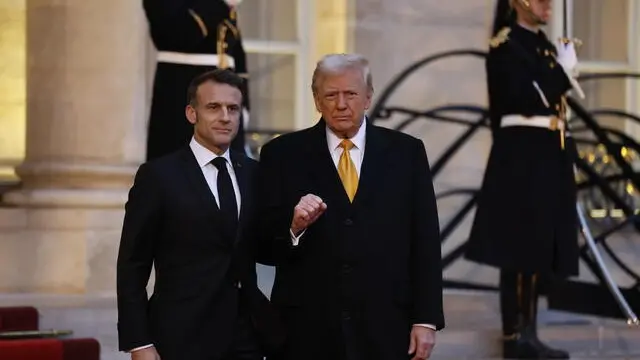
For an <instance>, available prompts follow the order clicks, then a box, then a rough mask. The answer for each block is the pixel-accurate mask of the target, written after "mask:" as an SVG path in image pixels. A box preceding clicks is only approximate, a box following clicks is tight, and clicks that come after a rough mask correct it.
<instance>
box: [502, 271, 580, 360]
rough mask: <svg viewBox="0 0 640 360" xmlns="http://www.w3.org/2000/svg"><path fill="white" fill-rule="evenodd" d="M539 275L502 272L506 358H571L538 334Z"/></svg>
mask: <svg viewBox="0 0 640 360" xmlns="http://www.w3.org/2000/svg"><path fill="white" fill-rule="evenodd" d="M536 280H537V279H536V275H526V274H522V273H509V272H505V271H503V272H502V273H501V275H500V309H501V313H502V331H503V335H504V339H503V342H502V351H503V357H504V358H505V359H569V354H568V353H567V352H565V351H562V350H556V349H553V348H550V347H548V346H547V345H545V344H544V343H542V341H540V339H539V338H538V335H537V332H536V330H537V328H536V315H537V303H538V295H537V284H536Z"/></svg>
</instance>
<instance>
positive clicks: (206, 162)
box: [189, 138, 241, 216]
mask: <svg viewBox="0 0 640 360" xmlns="http://www.w3.org/2000/svg"><path fill="white" fill-rule="evenodd" d="M189 147H190V148H191V151H192V152H193V155H195V157H196V161H197V162H198V165H200V170H202V174H203V175H204V178H205V179H206V180H207V185H209V189H210V190H211V193H212V194H213V196H214V197H215V199H216V204H218V208H220V199H219V196H218V168H216V167H215V165H213V164H212V163H211V161H213V159H215V158H217V157H219V156H218V155H216V154H214V153H213V151H211V150H209V149H207V148H206V147H204V146H202V145H200V143H198V142H197V141H196V139H194V138H192V139H191V142H190V143H189ZM220 156H222V157H224V158H225V160H227V170H228V171H229V176H230V177H231V183H232V184H233V192H234V193H235V194H236V204H238V216H240V200H241V199H240V187H239V186H238V179H237V178H236V172H235V170H234V169H233V165H232V164H231V155H230V154H229V150H228V149H227V151H225V152H224V154H222V155H220Z"/></svg>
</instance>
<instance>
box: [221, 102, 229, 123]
mask: <svg viewBox="0 0 640 360" xmlns="http://www.w3.org/2000/svg"><path fill="white" fill-rule="evenodd" d="M220 120H222V121H231V117H230V116H229V108H228V107H226V106H223V107H222V118H221V119H220Z"/></svg>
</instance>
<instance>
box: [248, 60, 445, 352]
mask: <svg viewBox="0 0 640 360" xmlns="http://www.w3.org/2000/svg"><path fill="white" fill-rule="evenodd" d="M312 89H313V95H314V99H315V103H316V107H317V109H318V111H319V112H320V113H321V114H322V119H321V120H320V121H319V122H318V124H317V125H315V126H313V127H311V128H309V129H305V130H302V131H298V132H294V133H291V134H287V135H283V136H281V137H278V138H276V139H274V140H272V141H271V142H269V143H268V144H266V145H265V146H264V147H263V149H262V152H261V160H260V165H259V168H260V176H259V178H258V179H259V180H258V186H259V189H260V190H259V191H258V192H257V202H256V203H257V204H259V211H258V213H259V214H260V221H261V225H260V228H261V235H262V238H261V241H260V256H261V258H260V262H264V263H266V264H273V265H275V266H276V277H275V282H274V286H273V291H272V295H271V301H272V303H273V304H274V305H275V306H276V307H277V308H278V309H279V311H280V313H281V315H282V318H283V320H284V323H285V326H286V327H287V332H288V341H287V343H286V346H285V349H284V351H283V352H282V354H280V356H277V357H274V358H277V359H286V360H298V359H305V360H316V359H317V360H325V359H332V360H360V359H367V360H376V359H380V360H395V359H398V360H400V359H403V360H406V359H426V358H427V357H429V355H430V352H431V349H432V347H433V345H434V343H435V331H436V330H439V329H441V328H443V327H444V316H443V311H442V265H441V252H440V237H439V225H438V213H437V208H436V201H435V196H434V190H433V185H432V180H431V175H430V170H429V162H428V160H427V154H426V152H425V148H424V145H423V143H422V141H420V140H418V139H415V138H413V137H411V136H409V135H407V134H403V133H400V132H396V131H393V130H389V129H386V128H382V127H377V126H374V125H373V124H371V123H370V122H368V121H367V120H366V119H365V111H366V109H368V107H369V106H370V103H371V97H372V94H373V87H372V80H371V73H370V70H369V65H368V61H367V60H366V59H365V58H364V57H362V56H359V55H344V54H340V55H328V56H326V57H325V58H323V59H322V60H321V61H320V62H318V64H317V67H316V70H315V72H314V74H313V82H312Z"/></svg>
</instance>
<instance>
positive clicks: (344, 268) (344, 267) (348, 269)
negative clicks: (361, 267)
mask: <svg viewBox="0 0 640 360" xmlns="http://www.w3.org/2000/svg"><path fill="white" fill-rule="evenodd" d="M351 270H353V268H352V267H351V266H350V265H342V273H343V274H348V273H350V272H351Z"/></svg>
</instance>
